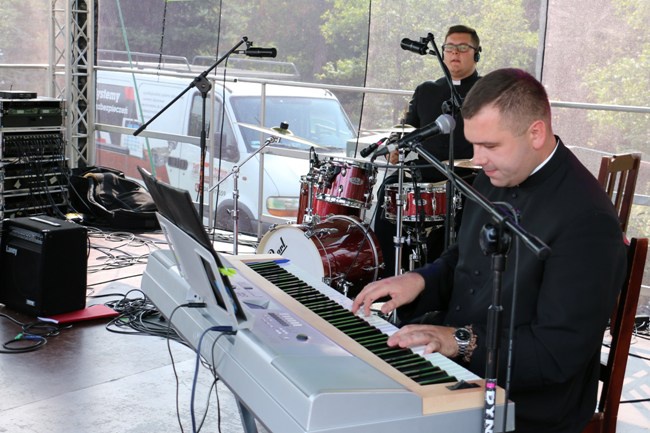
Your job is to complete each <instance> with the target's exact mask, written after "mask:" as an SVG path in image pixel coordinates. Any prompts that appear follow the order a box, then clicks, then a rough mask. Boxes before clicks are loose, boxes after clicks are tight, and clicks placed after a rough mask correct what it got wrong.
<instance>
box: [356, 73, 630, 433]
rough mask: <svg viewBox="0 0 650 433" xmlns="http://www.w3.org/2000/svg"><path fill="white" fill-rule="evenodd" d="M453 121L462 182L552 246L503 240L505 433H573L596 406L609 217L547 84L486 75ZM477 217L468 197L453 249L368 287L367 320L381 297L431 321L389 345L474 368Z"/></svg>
mask: <svg viewBox="0 0 650 433" xmlns="http://www.w3.org/2000/svg"><path fill="white" fill-rule="evenodd" d="M462 116H463V119H464V124H465V136H466V138H467V139H468V141H469V142H471V143H472V144H473V148H474V158H473V162H474V164H476V165H479V166H482V168H483V170H482V172H481V173H480V174H479V175H478V177H477V178H476V180H475V181H474V183H473V187H474V188H475V189H476V190H477V191H478V192H479V193H480V194H481V195H482V196H483V197H485V198H487V199H488V200H489V201H491V202H493V203H501V206H502V207H506V208H511V209H513V210H514V212H515V215H516V218H517V220H518V221H519V223H520V225H521V226H522V227H523V228H524V229H525V230H527V231H528V232H530V233H531V234H532V235H535V236H536V237H538V238H539V239H541V240H542V241H543V242H544V243H545V244H546V245H548V246H549V247H550V250H551V253H550V255H549V256H548V258H546V259H545V260H540V259H538V258H536V257H535V255H534V254H533V253H532V252H531V251H530V250H529V249H528V248H527V247H526V246H524V244H520V245H519V246H518V247H515V246H516V245H517V239H516V238H515V236H514V235H513V239H512V247H511V248H510V249H509V251H508V253H507V261H506V263H507V266H506V269H505V272H504V273H503V276H502V306H503V312H502V321H501V325H502V329H500V330H499V334H498V337H499V338H500V339H501V344H500V345H499V354H498V359H499V360H500V362H499V365H498V367H499V369H498V378H499V384H500V385H501V386H503V385H504V383H503V382H504V380H505V378H506V359H507V349H508V346H509V345H508V344H507V342H506V340H505V339H506V338H507V337H508V329H509V327H510V324H511V321H514V342H513V349H512V350H513V366H512V375H511V387H510V391H511V394H510V398H511V399H512V400H513V401H514V402H515V407H516V410H515V413H516V417H515V428H516V431H517V433H524V432H540V433H541V432H543V433H554V432H557V433H565V432H566V433H569V432H571V433H579V432H581V431H582V429H583V428H584V426H585V425H586V423H587V422H588V420H589V419H590V418H591V416H592V415H593V413H594V409H595V407H596V394H597V388H598V369H599V365H600V362H599V360H600V347H601V340H602V335H603V332H604V329H605V327H606V325H607V321H608V318H609V316H610V313H611V311H612V309H613V306H614V303H615V300H616V296H617V294H618V291H619V289H620V287H621V285H622V282H623V278H624V275H625V246H624V243H623V235H622V232H621V229H620V225H619V222H618V217H617V215H616V212H615V210H614V208H613V206H612V203H611V201H610V199H609V198H608V197H607V195H606V194H605V192H604V190H603V189H602V187H601V186H600V184H599V183H598V182H597V180H596V179H595V177H594V176H593V175H592V174H591V173H590V172H589V171H588V170H587V169H586V168H585V167H584V166H583V165H582V164H581V163H580V162H579V161H578V159H577V158H576V157H575V156H574V155H573V154H572V153H571V151H570V150H569V149H568V148H567V147H566V146H565V145H564V144H563V143H562V141H561V140H560V138H559V137H557V136H555V135H554V134H553V130H552V126H551V110H550V104H549V100H548V96H547V94H546V91H545V89H544V87H543V86H542V84H541V83H539V82H538V81H537V80H536V79H535V78H534V77H532V76H531V75H529V74H528V73H526V72H524V71H522V70H518V69H502V70H497V71H494V72H492V73H490V74H488V75H486V76H485V77H483V78H482V79H481V80H479V81H478V83H477V84H476V85H475V86H474V87H473V88H472V90H471V91H470V92H469V94H468V95H467V98H466V99H465V101H464V103H463V107H462ZM487 223H494V222H493V221H492V218H491V217H490V216H489V214H488V213H487V212H486V211H485V210H483V208H482V207H480V206H479V205H477V204H476V203H474V202H472V201H471V200H469V199H468V200H467V202H466V205H465V208H464V211H463V220H462V224H461V227H460V230H459V233H458V239H457V243H456V244H454V245H452V246H451V247H450V248H449V249H448V250H447V251H445V252H444V253H443V254H442V256H441V257H440V258H439V259H437V260H436V261H434V262H433V263H430V264H428V265H427V266H425V267H423V268H420V269H417V270H415V271H413V272H408V273H405V274H402V275H399V276H395V277H391V278H388V279H384V280H379V281H376V282H373V283H370V284H368V285H367V286H366V287H365V288H364V289H363V290H362V291H361V292H360V293H359V294H358V295H357V297H356V298H355V300H354V302H353V305H352V311H353V312H355V313H356V312H357V311H359V310H362V313H363V314H366V315H368V314H369V313H370V307H371V305H372V304H373V303H374V302H376V301H378V300H384V299H388V300H387V301H386V302H385V303H384V304H383V305H382V307H381V310H382V312H383V313H385V314H389V313H390V312H391V311H393V310H395V309H396V308H398V307H401V308H400V310H398V311H400V318H403V317H402V313H403V312H404V309H405V308H407V307H410V308H411V310H410V311H409V312H408V316H409V317H411V318H413V317H423V316H428V317H435V321H433V322H430V323H435V324H415V323H412V324H408V325H406V326H403V327H402V328H401V329H400V330H399V331H398V332H396V333H395V334H394V335H392V336H391V337H390V338H389V340H388V344H389V345H390V346H401V347H413V346H419V345H425V346H426V352H440V353H441V354H443V355H445V356H447V357H450V358H454V359H455V360H457V361H458V362H459V363H460V364H462V365H464V366H466V367H467V368H468V369H469V370H471V371H473V372H474V373H476V374H478V375H481V376H482V375H484V373H485V366H486V353H487V351H486V335H487V329H486V327H487V317H488V307H489V306H490V304H491V303H492V295H493V270H492V267H491V266H492V257H491V256H490V255H489V254H484V252H483V250H482V248H481V246H480V244H479V239H480V233H481V230H482V228H483V226H484V225H485V224H487ZM494 224H496V223H494ZM515 286H516V290H517V292H516V297H515V298H513V294H514V290H515ZM513 299H516V301H515V302H516V305H515V306H514V309H513V306H512V301H513ZM432 311H436V312H438V313H437V314H431V312H432ZM513 311H514V313H513ZM425 313H429V314H425Z"/></svg>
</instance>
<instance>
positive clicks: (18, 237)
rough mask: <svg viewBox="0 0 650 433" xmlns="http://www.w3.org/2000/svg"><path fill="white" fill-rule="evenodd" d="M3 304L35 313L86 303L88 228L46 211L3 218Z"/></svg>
mask: <svg viewBox="0 0 650 433" xmlns="http://www.w3.org/2000/svg"><path fill="white" fill-rule="evenodd" d="M0 248H1V251H0V303H3V304H5V306H6V307H8V308H11V309H13V310H16V311H19V312H22V313H27V314H30V315H33V316H51V315H54V314H61V313H68V312H70V311H75V310H81V309H83V308H85V306H86V273H87V267H88V259H87V252H88V242H87V232H86V228H85V227H82V226H79V225H77V224H74V223H72V222H69V221H65V220H60V219H56V218H52V217H49V216H45V215H39V216H33V217H21V218H14V219H9V220H5V221H4V222H3V223H2V240H1V241H0Z"/></svg>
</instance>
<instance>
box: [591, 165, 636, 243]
mask: <svg viewBox="0 0 650 433" xmlns="http://www.w3.org/2000/svg"><path fill="white" fill-rule="evenodd" d="M640 165H641V154H640V153H628V154H624V155H612V156H603V157H602V159H601V161H600V171H599V172H598V181H599V182H600V184H601V185H602V186H603V188H605V191H606V192H607V195H609V198H611V199H612V201H613V202H614V207H615V208H616V212H618V219H619V220H620V222H621V229H623V232H624V233H625V232H626V231H627V223H628V221H629V219H630V211H631V210H632V202H633V201H634V190H635V188H636V179H637V177H638V176H639V167H640Z"/></svg>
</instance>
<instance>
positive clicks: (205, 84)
mask: <svg viewBox="0 0 650 433" xmlns="http://www.w3.org/2000/svg"><path fill="white" fill-rule="evenodd" d="M247 42H248V38H247V37H246V36H244V37H242V39H241V41H239V42H238V43H237V44H236V45H235V46H234V47H233V48H231V49H230V50H229V51H228V52H227V53H226V54H224V55H223V56H221V58H220V59H218V60H217V61H216V62H214V63H213V64H212V66H210V67H209V68H208V69H206V70H205V71H203V72H201V74H200V75H198V76H197V77H196V78H194V80H192V82H191V83H190V84H188V85H187V87H186V88H185V89H184V90H183V91H182V92H181V93H179V94H178V95H177V96H176V97H175V98H174V99H172V100H171V101H170V102H169V103H168V104H167V105H165V106H164V107H163V108H162V110H160V111H158V112H157V113H156V114H154V116H153V117H152V118H151V119H149V120H148V121H147V122H145V123H144V124H143V125H142V126H140V127H139V128H138V129H137V130H136V131H135V132H134V133H133V135H138V134H139V133H141V132H142V131H144V130H145V129H146V128H147V127H148V126H149V124H150V123H151V122H153V121H154V120H156V119H157V118H158V116H160V115H161V114H162V113H164V112H165V111H166V110H167V109H168V108H169V107H171V106H172V104H174V103H175V102H176V101H178V100H179V99H180V98H181V97H182V96H183V95H184V94H185V93H187V92H188V91H189V90H190V89H191V88H192V87H196V88H197V89H199V91H200V92H201V96H202V106H201V109H202V111H201V136H200V147H201V161H199V162H200V164H201V165H200V167H201V168H200V171H199V191H198V193H199V216H200V217H201V221H203V192H204V191H203V188H204V184H205V156H206V148H207V143H206V137H207V132H206V127H205V124H206V121H205V105H206V99H207V95H208V92H209V91H210V89H211V87H212V86H211V85H210V81H209V80H208V79H207V76H208V74H209V73H210V71H212V70H213V69H214V68H216V67H217V65H218V64H219V63H221V62H223V61H224V60H225V59H226V58H227V57H228V56H230V55H231V54H232V53H233V52H235V51H236V50H237V48H239V47H240V46H241V45H242V44H243V43H247Z"/></svg>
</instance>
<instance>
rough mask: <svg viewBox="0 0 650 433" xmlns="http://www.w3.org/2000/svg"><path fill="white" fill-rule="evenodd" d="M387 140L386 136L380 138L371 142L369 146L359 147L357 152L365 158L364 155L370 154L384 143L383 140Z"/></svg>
mask: <svg viewBox="0 0 650 433" xmlns="http://www.w3.org/2000/svg"><path fill="white" fill-rule="evenodd" d="M386 140H388V138H387V137H384V138H382V139H381V140H379V141H378V142H376V143H372V144H371V145H370V146H368V147H366V148H365V149H361V151H360V152H359V155H361V157H362V158H365V157H366V156H368V155H370V154H371V153H372V152H374V151H375V150H377V148H378V147H379V146H380V145H382V144H383V143H384V141H386Z"/></svg>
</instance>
